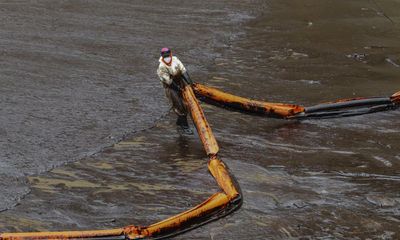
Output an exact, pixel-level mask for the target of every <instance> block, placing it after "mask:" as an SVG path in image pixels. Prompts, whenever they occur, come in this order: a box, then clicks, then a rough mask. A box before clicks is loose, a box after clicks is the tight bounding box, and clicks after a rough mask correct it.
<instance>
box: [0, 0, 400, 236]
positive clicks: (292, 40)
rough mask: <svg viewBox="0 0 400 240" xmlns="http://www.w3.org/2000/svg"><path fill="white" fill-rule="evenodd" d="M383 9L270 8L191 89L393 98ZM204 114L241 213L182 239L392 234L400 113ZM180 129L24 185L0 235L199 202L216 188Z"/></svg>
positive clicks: (105, 222) (389, 4)
mask: <svg viewBox="0 0 400 240" xmlns="http://www.w3.org/2000/svg"><path fill="white" fill-rule="evenodd" d="M379 4H380V5H379V6H380V8H379V9H378V8H377V6H376V3H374V2H373V1H369V2H368V1H352V2H349V1H334V2H332V1H321V0H319V1H313V0H311V1H270V2H269V4H268V5H265V6H263V8H261V10H260V11H261V13H263V14H261V15H260V16H259V17H258V18H256V19H252V20H250V21H249V22H247V23H246V24H245V25H243V26H242V29H243V31H245V35H241V36H240V38H237V39H234V40H232V41H230V42H229V44H226V45H219V46H217V47H216V56H217V57H215V58H214V62H213V64H209V65H204V66H202V70H201V71H197V72H195V74H194V78H196V79H204V82H205V83H207V84H210V85H213V86H217V87H219V88H221V89H224V90H227V91H229V92H233V93H235V94H238V95H242V96H247V97H251V98H255V99H266V100H269V101H279V102H296V103H300V104H305V105H311V104H315V103H318V102H324V101H329V100H334V99H337V98H347V97H352V96H374V95H383V96H387V95H390V94H392V93H393V92H395V91H398V90H399V89H400V85H399V80H398V79H400V71H399V69H398V68H397V67H396V64H397V63H398V62H399V59H400V55H399V54H400V45H399V44H398V42H399V38H400V30H399V28H398V23H399V22H400V15H399V13H400V11H398V10H399V9H400V2H399V1H386V0H385V1H380V2H379ZM383 12H385V14H383ZM386 16H390V19H392V20H391V21H393V23H392V22H391V21H389V20H388V18H387V17H386ZM349 56H350V57H349ZM387 59H390V61H388V60H387ZM206 77H207V79H206ZM203 106H204V110H205V114H206V116H207V118H208V120H209V122H210V123H211V125H212V128H213V130H214V132H215V135H216V138H217V140H218V142H219V143H220V145H221V153H220V155H221V156H222V158H223V159H224V161H226V163H227V164H228V165H229V167H230V168H231V170H232V172H233V173H234V175H235V176H236V177H237V179H238V181H239V183H240V185H241V187H242V190H243V194H244V199H245V202H244V204H243V207H242V208H241V209H240V210H239V211H237V212H235V213H234V214H232V215H231V216H228V217H226V218H224V219H221V220H220V221H217V222H214V223H211V224H208V225H206V226H204V227H202V228H200V229H196V230H194V231H191V232H188V233H186V234H184V235H182V236H178V237H177V239H187V238H193V239H210V238H211V239H239V238H240V239H241V238H243V239H265V238H273V239H287V238H289V237H294V238H339V239H345V238H361V239H364V238H372V239H397V238H399V237H400V236H399V234H400V232H399V222H400V191H399V189H400V181H399V180H400V179H399V178H400V157H399V156H400V144H399V143H400V135H399V131H400V122H399V121H398V118H399V116H400V112H399V111H393V112H386V113H378V114H373V115H366V116H358V117H351V118H344V119H329V120H307V121H302V122H298V121H282V120H276V119H265V118H259V117H254V116H247V115H243V114H240V113H236V112H228V111H226V110H222V109H218V108H215V107H213V106H207V105H204V104H203ZM174 118H175V116H173V115H172V114H170V115H168V116H167V117H166V118H165V119H163V120H162V121H160V122H159V123H158V124H157V126H155V127H154V128H152V129H149V130H146V131H143V132H139V133H135V134H133V136H131V137H129V138H127V139H126V140H124V141H122V142H119V143H117V144H115V145H113V146H112V147H108V148H106V149H104V150H103V151H101V152H99V153H98V154H96V155H94V156H93V157H89V158H84V159H82V160H80V161H78V162H75V163H72V164H67V165H65V166H63V167H60V168H56V169H54V170H52V171H50V172H48V173H44V174H40V175H38V176H33V177H30V178H29V183H30V184H31V185H32V191H31V193H30V194H29V195H28V196H27V197H26V198H25V199H24V200H22V201H21V203H20V205H19V206H17V207H15V208H14V209H13V210H10V211H7V212H4V213H2V214H1V215H0V228H1V230H8V231H12V230H17V231H19V230H42V229H50V230H56V229H77V228H79V229H86V228H97V229H100V228H107V227H117V226H118V227H119V226H124V225H127V224H140V225H144V224H148V223H153V222H155V221H158V220H161V219H164V218H166V217H168V216H171V215H173V214H176V213H179V212H181V211H184V210H186V209H188V208H189V207H191V206H194V205H195V204H198V203H200V202H201V201H203V200H205V199H206V198H207V197H208V196H209V195H210V194H212V193H213V192H215V191H216V190H217V186H216V184H215V183H214V181H213V179H212V177H211V176H210V175H209V173H208V172H207V166H206V165H207V162H206V157H205V155H204V151H203V149H202V146H201V144H200V141H199V140H198V138H197V136H196V135H194V136H185V137H183V136H180V135H179V134H178V133H177V131H176V129H175V126H174V120H175V119H174ZM243 229H245V230H246V231H243Z"/></svg>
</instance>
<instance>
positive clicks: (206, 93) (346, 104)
mask: <svg viewBox="0 0 400 240" xmlns="http://www.w3.org/2000/svg"><path fill="white" fill-rule="evenodd" d="M193 89H194V92H195V94H196V95H197V96H198V97H199V98H200V99H201V100H203V101H205V102H207V103H211V104H214V105H216V106H219V107H227V108H231V109H235V110H238V111H242V112H246V113H251V114H257V115H266V116H269V117H275V118H284V119H306V118H333V117H348V116H354V115H362V114H367V113H373V112H379V111H386V110H392V109H395V108H398V107H399V106H400V92H397V93H395V94H393V95H392V96H391V97H373V98H353V99H343V100H337V101H335V102H329V103H323V104H318V105H315V106H311V107H304V106H301V105H294V104H284V103H269V102H262V101H255V100H251V99H247V98H243V97H238V96H235V95H232V94H229V93H225V92H222V91H220V90H217V89H215V88H211V87H208V86H205V85H202V84H199V83H195V84H194V85H193Z"/></svg>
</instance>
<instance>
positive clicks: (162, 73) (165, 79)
mask: <svg viewBox="0 0 400 240" xmlns="http://www.w3.org/2000/svg"><path fill="white" fill-rule="evenodd" d="M157 75H158V77H159V78H160V81H161V82H162V83H165V84H167V85H168V86H169V85H171V83H172V79H171V77H170V76H169V73H168V71H167V70H166V69H164V68H163V67H162V66H160V67H159V68H158V69H157Z"/></svg>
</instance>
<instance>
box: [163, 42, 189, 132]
mask: <svg viewBox="0 0 400 240" xmlns="http://www.w3.org/2000/svg"><path fill="white" fill-rule="evenodd" d="M159 62H160V65H159V66H158V70H157V74H158V77H159V78H160V81H161V82H162V84H163V86H164V89H165V95H166V96H167V98H168V99H169V101H170V103H171V104H172V108H173V109H174V112H175V113H176V114H177V115H178V119H177V120H176V125H178V126H180V127H181V128H182V130H183V132H184V133H185V134H193V131H192V130H191V128H190V127H189V124H188V120H187V109H186V106H185V103H184V102H183V100H182V92H181V91H182V88H183V87H184V86H185V84H191V83H192V80H191V79H190V77H189V74H188V72H187V71H186V68H185V66H183V64H182V62H181V61H180V60H179V59H178V58H177V57H176V56H172V52H171V50H170V49H169V48H163V49H161V57H160V59H159Z"/></svg>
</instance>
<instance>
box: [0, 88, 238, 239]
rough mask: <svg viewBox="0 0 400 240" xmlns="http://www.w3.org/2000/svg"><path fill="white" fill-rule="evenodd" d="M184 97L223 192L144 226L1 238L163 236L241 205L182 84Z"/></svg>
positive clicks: (206, 127) (199, 112)
mask: <svg viewBox="0 0 400 240" xmlns="http://www.w3.org/2000/svg"><path fill="white" fill-rule="evenodd" d="M182 94H183V97H184V100H185V102H186V104H187V107H188V110H189V111H190V113H191V116H192V119H193V123H194V124H195V126H196V129H197V132H198V134H199V137H200V139H201V141H202V144H203V146H204V149H205V151H206V152H207V154H208V156H209V162H208V169H209V171H210V173H211V175H212V176H213V177H214V178H215V180H216V181H217V183H218V185H219V186H220V188H221V189H222V192H218V193H215V194H213V195H212V196H211V197H210V198H208V199H207V200H206V201H204V202H203V203H201V204H199V205H198V206H196V207H194V208H192V209H190V210H188V211H186V212H183V213H181V214H178V215H176V216H173V217H171V218H168V219H166V220H164V221H161V222H158V223H155V224H152V225H150V226H146V227H140V226H134V225H132V226H127V227H124V228H117V229H111V230H93V231H66V232H31V233H3V234H0V240H25V239H98V240H101V239H163V238H167V237H171V236H174V235H177V234H179V233H182V232H185V231H188V230H190V229H193V228H196V227H199V226H201V225H203V224H205V223H207V222H210V221H213V220H216V219H218V218H221V217H224V216H226V215H228V214H230V213H231V212H233V211H234V210H236V209H238V208H239V207H240V206H241V204H242V194H241V190H240V187H239V185H238V184H237V182H236V180H235V178H234V177H233V175H231V174H230V173H229V169H228V168H227V166H226V165H225V164H224V163H223V162H222V160H220V159H219V158H218V156H217V154H218V151H219V147H218V144H217V141H216V139H215V137H214V134H213V133H212V131H211V128H210V126H209V124H208V122H207V120H206V118H205V116H204V113H203V111H202V109H201V107H200V105H199V103H198V101H197V99H196V97H195V96H194V93H193V90H192V88H191V86H185V87H184V90H183V93H182Z"/></svg>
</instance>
